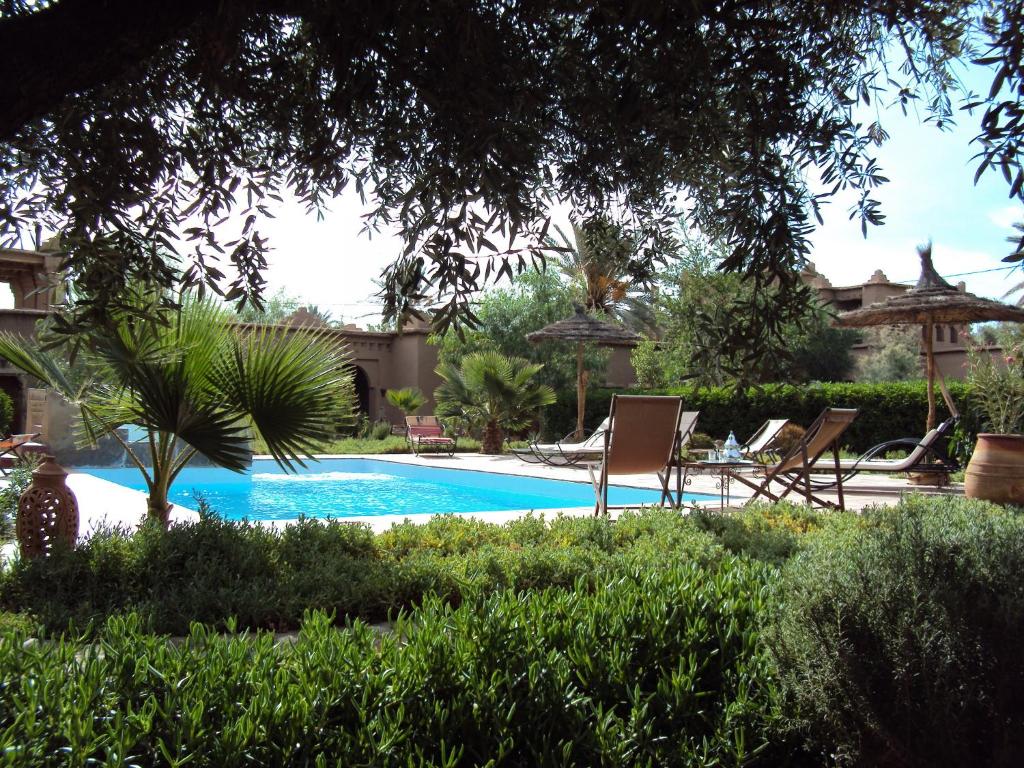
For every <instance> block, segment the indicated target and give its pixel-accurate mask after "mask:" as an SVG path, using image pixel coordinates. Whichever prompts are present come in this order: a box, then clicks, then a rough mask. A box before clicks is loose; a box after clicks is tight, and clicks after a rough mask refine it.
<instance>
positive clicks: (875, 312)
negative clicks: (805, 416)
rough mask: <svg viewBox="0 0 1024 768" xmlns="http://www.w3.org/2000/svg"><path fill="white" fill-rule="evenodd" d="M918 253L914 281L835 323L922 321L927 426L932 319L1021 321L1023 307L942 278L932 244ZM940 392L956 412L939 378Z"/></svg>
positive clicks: (931, 414) (931, 409)
mask: <svg viewBox="0 0 1024 768" xmlns="http://www.w3.org/2000/svg"><path fill="white" fill-rule="evenodd" d="M917 253H918V255H919V256H920V257H921V278H920V279H919V280H918V281H917V285H916V286H914V287H913V288H911V289H910V290H909V291H907V292H906V293H903V294H900V295H899V296H891V297H889V298H888V299H886V300H885V301H880V302H877V303H875V304H871V305H869V306H867V307H863V308H861V309H855V310H853V311H851V312H844V313H843V314H841V315H839V317H838V318H837V319H836V323H837V324H838V325H842V326H846V327H849V328H863V327H866V326H870V325H922V326H924V339H925V342H924V348H925V360H926V365H927V379H928V423H927V429H929V430H930V429H932V428H933V427H934V426H935V383H934V382H935V356H934V353H933V351H932V337H933V327H934V325H935V323H957V324H961V323H981V322H985V321H988V320H1009V321H1013V322H1017V323H1020V322H1024V309H1019V308H1018V307H1014V306H1010V305H1009V304H1003V303H1002V302H999V301H992V300H990V299H983V298H981V297H979V296H975V295H974V294H973V293H967V292H966V291H961V290H958V289H957V288H954V287H953V286H951V285H950V284H949V283H947V282H946V281H945V280H943V279H942V278H941V277H940V276H939V274H938V272H936V271H935V267H934V266H933V265H932V246H931V243H929V244H928V245H927V246H921V247H919V248H918V249H917ZM939 384H940V386H941V387H942V396H943V398H944V399H945V401H946V405H948V406H949V410H950V412H951V413H952V414H953V415H954V416H955V415H958V412H957V409H956V405H954V403H953V399H952V398H951V397H950V395H949V391H948V390H947V389H946V386H945V382H944V381H942V379H941V374H940V379H939Z"/></svg>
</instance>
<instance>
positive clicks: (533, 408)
mask: <svg viewBox="0 0 1024 768" xmlns="http://www.w3.org/2000/svg"><path fill="white" fill-rule="evenodd" d="M542 368H543V364H535V363H530V362H528V361H526V360H524V359H522V358H516V357H505V356H503V355H501V354H498V353H497V352H474V353H473V354H471V355H467V356H466V357H464V358H463V359H462V363H461V365H460V366H458V367H456V366H454V365H452V364H450V363H448V364H446V363H442V364H441V365H440V366H438V368H437V374H438V375H439V376H440V377H441V378H442V379H444V382H443V383H442V384H441V386H439V387H438V388H437V390H436V391H435V392H434V399H435V400H436V401H437V414H438V415H439V416H453V417H455V418H458V419H462V420H464V421H466V422H467V423H468V424H470V425H471V426H472V427H474V428H477V429H481V430H482V431H483V439H482V445H481V448H480V450H481V452H482V453H488V454H495V453H501V444H502V440H503V438H504V433H505V432H506V431H515V430H522V429H525V428H526V427H527V426H529V424H530V422H531V420H532V419H534V418H536V415H537V411H538V410H539V409H540V408H542V407H543V406H545V405H550V404H551V403H553V402H555V400H556V397H555V393H554V390H552V389H551V387H549V386H547V385H546V384H540V383H538V382H535V381H534V377H535V376H536V375H537V373H538V372H539V371H540V370H541V369H542Z"/></svg>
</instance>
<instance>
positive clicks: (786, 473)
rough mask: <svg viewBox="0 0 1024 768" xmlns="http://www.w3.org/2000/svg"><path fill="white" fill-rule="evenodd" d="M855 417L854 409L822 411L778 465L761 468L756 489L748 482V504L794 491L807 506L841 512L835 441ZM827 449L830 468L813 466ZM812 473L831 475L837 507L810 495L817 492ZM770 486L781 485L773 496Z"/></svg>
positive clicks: (837, 446) (839, 470)
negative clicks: (836, 509)
mask: <svg viewBox="0 0 1024 768" xmlns="http://www.w3.org/2000/svg"><path fill="white" fill-rule="evenodd" d="M856 417H857V409H856V408H826V409H825V410H824V411H822V412H821V415H820V416H818V418H817V419H815V420H814V423H813V424H811V426H810V427H808V429H807V431H806V432H805V433H804V436H803V437H802V438H801V439H800V442H799V443H797V444H796V445H794V446H793V447H792V448H791V449H790V450H789V452H788V453H786V455H785V456H783V457H782V459H781V460H780V461H779V462H778V463H776V464H772V465H768V466H766V467H764V472H765V477H764V481H763V482H762V483H761V484H760V485H759V486H754V484H753V483H750V485H751V487H753V488H754V495H753V496H752V497H751V498H750V501H754V500H755V499H758V498H761V497H762V496H763V497H764V498H766V499H768V500H769V501H780V500H781V499H784V498H786V496H788V495H789V494H790V493H792V492H794V491H796V492H798V493H802V494H803V496H804V498H805V500H806V501H807V503H808V504H809V505H811V506H814V504H815V503H816V504H818V506H822V507H831V508H836V507H838V508H839V509H845V501H844V499H843V474H842V470H841V469H840V464H839V438H840V437H842V435H843V433H844V432H845V431H846V429H847V428H848V427H849V426H850V424H851V423H852V422H853V420H854V419H855V418H856ZM829 450H831V451H832V462H831V463H830V466H828V468H826V467H825V465H824V464H820V465H818V466H815V465H816V464H818V461H819V459H821V457H822V456H823V455H824V454H825V452H826V451H829ZM814 472H819V473H820V472H829V473H831V474H834V475H835V482H834V483H830V486H835V488H836V490H837V493H838V496H839V503H838V504H834V503H832V502H831V501H826V500H825V499H822V498H820V497H818V496H816V495H815V494H814V490H817V487H816V486H815V485H814V484H813V483H812V480H811V474H812V473H814ZM772 483H779V484H780V485H782V487H783V490H782V492H781V493H778V494H776V493H774V492H773V491H772V488H771V486H772ZM748 503H749V502H748Z"/></svg>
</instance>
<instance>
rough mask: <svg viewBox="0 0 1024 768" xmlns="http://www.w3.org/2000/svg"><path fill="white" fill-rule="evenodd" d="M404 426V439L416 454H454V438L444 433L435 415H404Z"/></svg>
mask: <svg viewBox="0 0 1024 768" xmlns="http://www.w3.org/2000/svg"><path fill="white" fill-rule="evenodd" d="M405 426H406V433H405V435H406V436H405V439H406V440H407V441H408V443H409V447H410V448H412V452H413V453H414V454H415V455H416V456H419V455H420V454H421V453H426V452H434V453H447V454H448V455H449V456H453V455H454V454H455V447H456V439H455V438H453V437H448V436H447V435H445V433H444V426H442V424H441V422H439V421H438V420H437V417H436V416H406V417H405Z"/></svg>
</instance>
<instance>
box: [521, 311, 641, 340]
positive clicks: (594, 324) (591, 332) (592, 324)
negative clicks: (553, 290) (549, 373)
mask: <svg viewBox="0 0 1024 768" xmlns="http://www.w3.org/2000/svg"><path fill="white" fill-rule="evenodd" d="M575 308H576V313H575V314H574V315H573V316H572V317H567V318H565V319H564V320H557V321H556V322H554V323H551V324H550V325H546V326H544V327H543V328H541V329H540V330H539V331H534V332H533V333H528V334H526V338H527V339H529V340H530V341H531V342H533V343H534V344H536V343H537V342H540V341H547V340H549V339H553V340H557V341H577V342H584V343H587V342H590V343H593V344H604V345H610V346H620V345H621V346H636V344H637V343H639V341H640V336H639V335H638V334H636V333H633V332H632V331H630V330H628V329H626V328H623V327H622V326H619V325H615V324H614V323H609V322H606V321H604V320H600V319H598V318H596V317H594V316H592V315H588V314H587V313H586V312H584V311H583V307H581V306H579V305H578V304H577V305H576V306H575Z"/></svg>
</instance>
